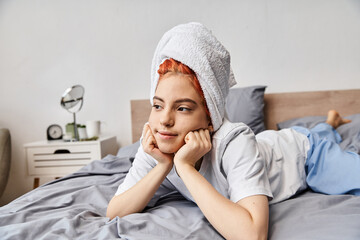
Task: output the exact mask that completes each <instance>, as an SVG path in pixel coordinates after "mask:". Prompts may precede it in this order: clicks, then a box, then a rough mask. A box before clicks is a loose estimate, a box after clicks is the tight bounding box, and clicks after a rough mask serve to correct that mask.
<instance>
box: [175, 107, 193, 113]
mask: <svg viewBox="0 0 360 240" xmlns="http://www.w3.org/2000/svg"><path fill="white" fill-rule="evenodd" d="M178 111H180V112H190V111H191V109H190V108H187V107H179V108H178Z"/></svg>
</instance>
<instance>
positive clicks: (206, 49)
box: [150, 22, 236, 131]
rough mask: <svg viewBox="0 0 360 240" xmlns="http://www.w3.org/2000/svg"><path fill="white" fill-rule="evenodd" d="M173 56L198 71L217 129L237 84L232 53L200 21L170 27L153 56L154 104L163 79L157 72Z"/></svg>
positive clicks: (151, 99) (213, 122)
mask: <svg viewBox="0 0 360 240" xmlns="http://www.w3.org/2000/svg"><path fill="white" fill-rule="evenodd" d="M169 58H173V59H175V60H177V61H179V62H181V63H183V64H185V65H187V66H188V67H189V68H191V69H192V70H193V71H194V72H195V73H196V76H197V78H198V80H199V82H200V85H201V88H202V90H203V92H204V96H205V100H206V103H207V106H208V108H209V111H210V115H211V122H212V124H213V128H214V131H216V130H217V129H218V128H219V127H220V126H221V124H222V122H223V118H224V115H225V100H226V96H227V95H228V93H229V88H230V87H232V86H233V85H235V84H236V81H235V78H234V75H233V72H232V69H231V66H230V54H229V52H228V51H227V50H226V49H225V47H224V46H223V45H222V44H221V43H220V42H219V41H218V40H217V39H216V38H215V37H214V36H213V35H212V33H211V31H210V30H208V29H207V28H206V27H205V26H203V25H202V24H200V23H196V22H191V23H187V24H181V25H178V26H176V27H174V28H172V29H170V30H169V31H168V32H166V33H165V34H164V36H163V37H162V38H161V40H160V42H159V43H158V45H157V48H156V50H155V54H154V57H153V61H152V68H151V92H150V101H151V103H152V101H153V97H154V95H155V90H156V86H157V83H158V80H159V74H158V73H157V71H158V69H159V66H160V64H161V63H162V62H163V61H164V60H165V59H169Z"/></svg>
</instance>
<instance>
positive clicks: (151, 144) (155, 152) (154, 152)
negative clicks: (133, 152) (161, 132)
mask: <svg viewBox="0 0 360 240" xmlns="http://www.w3.org/2000/svg"><path fill="white" fill-rule="evenodd" d="M142 135H143V139H142V142H141V144H142V146H143V149H144V151H145V152H146V153H147V154H149V155H150V156H152V157H153V158H155V159H156V160H157V161H158V162H159V163H165V164H171V166H172V164H173V159H174V154H167V153H163V152H161V151H160V149H159V148H158V146H157V144H156V140H155V137H154V135H153V134H152V131H151V128H150V125H149V124H148V123H147V124H145V126H144V129H143V133H142Z"/></svg>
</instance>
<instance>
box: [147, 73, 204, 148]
mask: <svg viewBox="0 0 360 240" xmlns="http://www.w3.org/2000/svg"><path fill="white" fill-rule="evenodd" d="M209 123H210V120H209V119H208V118H207V115H206V112H205V108H204V105H203V103H202V99H201V97H200V95H199V94H198V92H197V91H196V90H195V88H194V86H193V84H192V83H191V81H190V79H189V78H188V77H186V76H185V75H183V74H170V75H169V76H164V77H163V79H162V80H160V81H159V83H158V86H157V89H156V91H155V96H154V98H153V107H152V110H151V114H150V117H149V124H150V128H151V130H152V133H153V135H154V137H155V140H156V143H157V146H158V148H159V150H160V151H161V152H163V153H176V152H177V151H178V150H179V149H180V148H181V147H182V146H183V145H184V144H185V142H184V139H185V136H186V134H188V133H189V132H190V131H194V130H199V129H206V128H208V127H209Z"/></svg>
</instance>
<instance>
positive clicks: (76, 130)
mask: <svg viewBox="0 0 360 240" xmlns="http://www.w3.org/2000/svg"><path fill="white" fill-rule="evenodd" d="M73 116H74V134H75V141H79V140H80V138H79V132H78V127H77V124H76V113H73Z"/></svg>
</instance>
